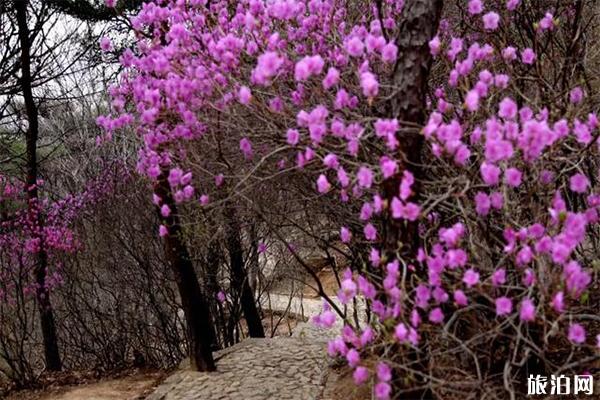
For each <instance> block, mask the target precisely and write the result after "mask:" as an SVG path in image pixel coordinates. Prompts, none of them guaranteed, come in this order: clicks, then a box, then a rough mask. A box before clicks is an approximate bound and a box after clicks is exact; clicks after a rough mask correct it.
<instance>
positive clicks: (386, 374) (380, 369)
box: [377, 362, 392, 382]
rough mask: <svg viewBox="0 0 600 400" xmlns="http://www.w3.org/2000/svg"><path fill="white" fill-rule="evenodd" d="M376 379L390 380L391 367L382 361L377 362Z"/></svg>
mask: <svg viewBox="0 0 600 400" xmlns="http://www.w3.org/2000/svg"><path fill="white" fill-rule="evenodd" d="M377 379H379V380H380V381H382V382H389V381H391V380H392V369H391V368H390V367H389V366H388V365H387V364H386V363H384V362H379V363H377Z"/></svg>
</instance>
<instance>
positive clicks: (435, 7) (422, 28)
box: [384, 0, 443, 399]
mask: <svg viewBox="0 0 600 400" xmlns="http://www.w3.org/2000/svg"><path fill="white" fill-rule="evenodd" d="M442 7H443V2H442V1H441V0H414V1H409V2H406V4H405V6H404V9H403V12H402V17H401V18H400V21H399V24H400V26H399V28H400V29H399V33H398V38H397V39H396V45H397V46H398V62H397V63H396V66H395V69H394V76H393V79H394V86H395V87H396V88H397V94H396V96H394V98H393V99H392V102H391V111H392V115H393V117H395V118H398V120H399V122H400V126H401V134H400V137H399V138H398V141H399V142H400V149H399V151H400V153H399V155H400V157H401V159H402V162H401V165H400V167H401V168H400V170H399V173H398V174H397V175H396V176H395V177H392V178H391V179H388V180H386V181H385V182H384V192H385V194H386V197H387V198H388V199H391V197H393V196H397V195H398V187H399V183H400V180H401V178H402V173H403V172H404V171H405V170H409V171H410V172H412V174H413V175H414V176H415V184H414V185H413V186H412V189H413V194H412V196H411V197H410V198H409V200H411V201H418V200H419V199H420V198H421V196H422V193H421V187H420V181H421V179H422V178H423V176H424V171H423V166H422V164H423V160H422V153H423V146H424V138H423V135H422V134H421V132H420V130H421V127H422V126H423V125H424V124H425V118H426V95H427V82H428V79H429V72H430V69H431V63H432V58H431V55H430V52H429V41H430V40H431V39H432V38H433V37H434V36H435V34H436V32H437V29H438V24H439V19H440V15H441V12H442ZM418 226H419V225H418V221H415V222H410V221H404V222H400V221H394V220H392V219H391V218H388V221H386V226H385V235H386V236H385V237H386V242H385V244H384V250H385V252H386V254H387V255H388V256H389V255H393V254H395V252H396V250H397V249H398V243H400V244H401V246H400V254H401V256H402V257H404V258H405V260H407V261H408V262H413V261H414V260H415V258H416V255H417V250H418V248H419V246H420V240H419V232H418ZM423 339H424V340H423V346H427V341H426V337H425V336H423ZM423 354H427V350H426V349H424V353H421V354H420V353H416V352H409V353H408V354H407V357H408V358H409V360H410V361H411V364H412V366H413V368H414V369H417V370H422V371H423V372H424V373H425V374H426V372H427V371H428V370H429V365H428V363H429V360H428V359H426V358H423ZM426 384H427V382H426V380H425V379H423V378H421V377H420V376H418V375H414V376H413V381H412V382H409V384H408V385H409V386H413V385H414V386H420V387H422V386H423V385H426ZM403 397H404V398H410V399H413V398H414V399H431V398H434V396H433V393H432V392H431V391H430V390H429V389H427V388H426V389H415V390H409V391H407V392H405V393H403Z"/></svg>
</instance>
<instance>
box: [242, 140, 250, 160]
mask: <svg viewBox="0 0 600 400" xmlns="http://www.w3.org/2000/svg"><path fill="white" fill-rule="evenodd" d="M240 150H241V151H242V154H244V157H245V158H246V159H247V160H248V159H250V158H252V142H250V139H248V138H242V139H241V140H240Z"/></svg>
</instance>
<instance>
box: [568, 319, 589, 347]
mask: <svg viewBox="0 0 600 400" xmlns="http://www.w3.org/2000/svg"><path fill="white" fill-rule="evenodd" d="M585 336H586V333H585V328H584V327H583V325H580V324H571V326H569V340H570V341H571V342H573V343H574V344H583V343H585V339H586V337H585Z"/></svg>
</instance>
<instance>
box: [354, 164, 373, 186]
mask: <svg viewBox="0 0 600 400" xmlns="http://www.w3.org/2000/svg"><path fill="white" fill-rule="evenodd" d="M356 179H357V181H358V186H360V187H362V188H365V189H368V188H370V187H371V185H372V184H373V171H371V170H370V169H369V168H368V167H360V168H359V170H358V173H357V174H356Z"/></svg>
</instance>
